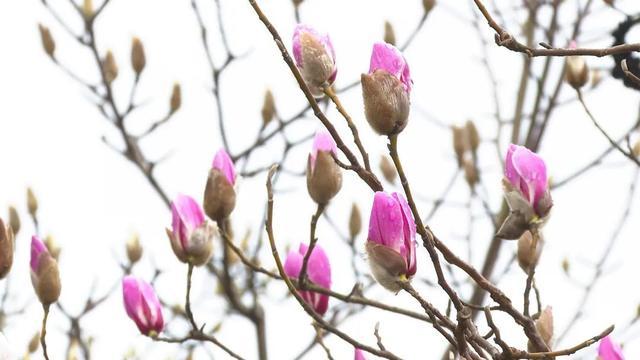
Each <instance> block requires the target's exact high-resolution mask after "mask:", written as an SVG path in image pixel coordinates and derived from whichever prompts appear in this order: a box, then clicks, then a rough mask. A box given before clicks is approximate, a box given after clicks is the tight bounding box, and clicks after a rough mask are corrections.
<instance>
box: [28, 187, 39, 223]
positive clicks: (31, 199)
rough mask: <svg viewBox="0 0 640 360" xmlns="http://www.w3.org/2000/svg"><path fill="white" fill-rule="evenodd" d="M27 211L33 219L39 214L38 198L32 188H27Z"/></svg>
mask: <svg viewBox="0 0 640 360" xmlns="http://www.w3.org/2000/svg"><path fill="white" fill-rule="evenodd" d="M27 209H28V210H29V214H30V215H31V216H32V217H35V216H36V214H37V213H38V198H36V195H35V194H34V193H33V190H32V189H31V188H27Z"/></svg>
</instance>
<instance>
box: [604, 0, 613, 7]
mask: <svg viewBox="0 0 640 360" xmlns="http://www.w3.org/2000/svg"><path fill="white" fill-rule="evenodd" d="M604 3H605V4H607V5H609V6H613V5H615V1H614V0H604Z"/></svg>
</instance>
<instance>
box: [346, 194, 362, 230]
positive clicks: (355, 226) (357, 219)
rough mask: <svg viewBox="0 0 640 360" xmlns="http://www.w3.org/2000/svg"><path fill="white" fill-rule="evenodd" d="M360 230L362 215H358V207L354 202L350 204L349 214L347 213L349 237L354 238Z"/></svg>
mask: <svg viewBox="0 0 640 360" xmlns="http://www.w3.org/2000/svg"><path fill="white" fill-rule="evenodd" d="M360 231H362V215H360V208H358V205H356V203H353V205H352V206H351V214H350V215H349V237H350V238H351V239H355V237H356V236H358V234H360Z"/></svg>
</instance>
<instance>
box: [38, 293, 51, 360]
mask: <svg viewBox="0 0 640 360" xmlns="http://www.w3.org/2000/svg"><path fill="white" fill-rule="evenodd" d="M42 309H43V310H44V317H43V318H42V330H41V331H40V344H41V345H42V352H43V354H44V358H45V359H46V360H49V354H47V342H46V340H45V337H46V336H47V318H49V304H46V305H45V304H43V305H42Z"/></svg>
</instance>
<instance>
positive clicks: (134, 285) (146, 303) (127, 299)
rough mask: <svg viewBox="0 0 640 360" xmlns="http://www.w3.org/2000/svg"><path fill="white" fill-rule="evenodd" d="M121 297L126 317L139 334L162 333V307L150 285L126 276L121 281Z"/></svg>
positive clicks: (152, 334)
mask: <svg viewBox="0 0 640 360" xmlns="http://www.w3.org/2000/svg"><path fill="white" fill-rule="evenodd" d="M122 295H123V299H124V308H125V310H126V311H127V315H128V316H129V318H131V320H133V321H134V322H135V323H136V326H137V327H138V330H140V333H142V334H143V335H147V336H155V335H158V334H159V333H161V332H162V329H163V328H164V320H163V318H162V306H161V305H160V300H158V296H157V295H156V293H155V291H154V290H153V288H152V287H151V285H149V284H148V283H147V282H145V281H144V280H141V279H138V278H136V277H134V276H131V275H129V276H126V277H125V278H124V279H122Z"/></svg>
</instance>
